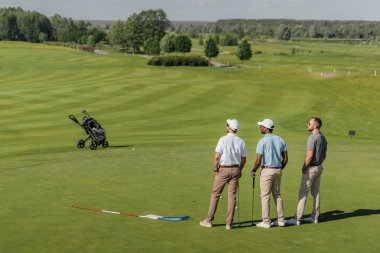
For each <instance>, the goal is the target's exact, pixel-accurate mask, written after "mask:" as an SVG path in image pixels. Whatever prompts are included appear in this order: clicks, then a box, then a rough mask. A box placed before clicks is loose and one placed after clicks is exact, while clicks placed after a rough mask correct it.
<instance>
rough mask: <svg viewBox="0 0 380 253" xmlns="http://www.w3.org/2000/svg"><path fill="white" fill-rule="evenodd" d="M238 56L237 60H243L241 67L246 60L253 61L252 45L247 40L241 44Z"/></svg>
mask: <svg viewBox="0 0 380 253" xmlns="http://www.w3.org/2000/svg"><path fill="white" fill-rule="evenodd" d="M236 56H237V58H239V60H241V67H243V64H244V61H245V60H249V59H251V57H252V49H251V44H249V43H248V41H247V40H243V41H242V42H241V43H240V45H239V47H238V51H237V54H236Z"/></svg>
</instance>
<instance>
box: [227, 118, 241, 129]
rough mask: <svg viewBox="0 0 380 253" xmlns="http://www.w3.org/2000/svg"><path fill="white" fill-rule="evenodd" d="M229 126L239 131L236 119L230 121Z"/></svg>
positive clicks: (228, 121)
mask: <svg viewBox="0 0 380 253" xmlns="http://www.w3.org/2000/svg"><path fill="white" fill-rule="evenodd" d="M227 124H228V126H229V127H231V129H232V130H234V131H237V130H238V129H239V127H240V126H239V122H238V121H237V120H236V119H228V120H227Z"/></svg>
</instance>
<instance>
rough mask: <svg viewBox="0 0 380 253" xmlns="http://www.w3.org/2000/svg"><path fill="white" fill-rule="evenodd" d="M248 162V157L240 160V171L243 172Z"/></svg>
mask: <svg viewBox="0 0 380 253" xmlns="http://www.w3.org/2000/svg"><path fill="white" fill-rule="evenodd" d="M246 162H247V157H241V159H240V171H243V168H244V166H245V163H246Z"/></svg>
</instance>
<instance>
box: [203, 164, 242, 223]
mask: <svg viewBox="0 0 380 253" xmlns="http://www.w3.org/2000/svg"><path fill="white" fill-rule="evenodd" d="M240 177H241V172H240V169H239V168H237V167H236V168H220V169H219V171H218V173H217V175H216V176H215V179H214V186H213V189H212V193H211V200H210V206H209V209H208V214H207V219H206V220H207V221H208V222H212V221H213V220H214V215H215V213H216V209H217V207H218V202H219V198H220V195H221V194H222V192H223V189H224V186H225V185H226V184H228V211H227V222H226V224H227V225H232V222H233V219H234V214H235V206H236V191H237V188H238V182H239V178H240Z"/></svg>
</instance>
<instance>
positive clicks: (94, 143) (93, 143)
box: [90, 141, 98, 150]
mask: <svg viewBox="0 0 380 253" xmlns="http://www.w3.org/2000/svg"><path fill="white" fill-rule="evenodd" d="M97 147H98V144H96V142H95V141H93V142H91V145H90V149H92V150H95V149H96V148H97Z"/></svg>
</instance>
